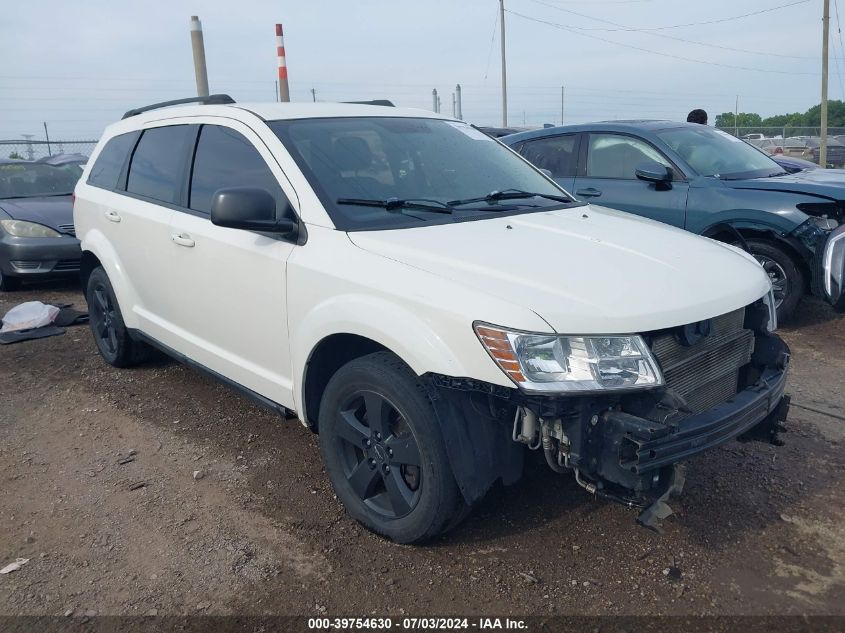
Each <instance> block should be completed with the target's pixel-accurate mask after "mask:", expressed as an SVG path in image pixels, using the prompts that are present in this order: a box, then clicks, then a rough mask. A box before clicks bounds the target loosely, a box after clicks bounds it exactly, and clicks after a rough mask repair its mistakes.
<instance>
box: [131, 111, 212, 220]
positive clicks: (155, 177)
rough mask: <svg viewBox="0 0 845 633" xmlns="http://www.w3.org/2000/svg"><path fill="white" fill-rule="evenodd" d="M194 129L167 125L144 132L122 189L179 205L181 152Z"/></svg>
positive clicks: (183, 163) (182, 174) (186, 126)
mask: <svg viewBox="0 0 845 633" xmlns="http://www.w3.org/2000/svg"><path fill="white" fill-rule="evenodd" d="M194 129H195V128H194V127H193V126H190V125H171V126H167V127H156V128H151V129H149V130H144V134H143V135H142V136H141V140H140V141H139V142H138V147H137V148H136V149H135V153H134V154H133V155H132V163H131V164H130V166H129V180H128V181H127V183H126V190H127V191H128V192H130V193H135V194H138V195H140V196H146V197H148V198H153V199H155V200H161V201H162V202H170V203H173V204H176V203H178V202H180V197H181V193H182V183H183V180H184V166H185V155H186V152H185V150H186V146H187V144H188V142H189V141H190V140H191V139H192V137H193V132H194Z"/></svg>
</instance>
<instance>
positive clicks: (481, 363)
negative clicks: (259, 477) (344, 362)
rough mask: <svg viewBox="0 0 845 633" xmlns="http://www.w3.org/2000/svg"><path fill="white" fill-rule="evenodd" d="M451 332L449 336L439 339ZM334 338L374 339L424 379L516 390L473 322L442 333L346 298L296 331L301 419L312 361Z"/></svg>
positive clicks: (376, 304) (382, 306)
mask: <svg viewBox="0 0 845 633" xmlns="http://www.w3.org/2000/svg"><path fill="white" fill-rule="evenodd" d="M456 325H457V327H456ZM447 331H448V332H449V334H448V335H445V336H444V335H441V333H440V332H447ZM334 334H354V335H357V336H361V337H364V338H367V339H370V340H372V341H374V342H376V343H378V344H379V345H382V346H383V347H385V348H387V349H388V350H390V351H391V352H393V353H394V354H396V355H397V356H398V357H399V358H401V359H402V360H403V361H404V362H405V363H407V364H408V365H409V366H410V367H411V369H412V370H413V371H414V373H416V374H417V375H419V376H421V375H423V374H426V373H435V374H442V375H445V376H456V377H472V378H475V379H476V380H483V381H486V382H490V383H492V384H498V385H501V386H505V387H513V386H514V385H513V383H511V382H510V381H509V380H508V378H507V377H506V376H505V375H504V373H502V371H501V370H500V369H499V368H498V367H497V366H496V365H495V364H494V363H493V361H492V360H490V357H489V356H488V355H487V353H486V352H485V351H484V348H483V347H482V346H481V344H480V343H479V342H478V340H477V339H476V337H475V334H474V332H473V330H472V324H471V323H470V322H468V323H462V324H459V325H458V324H449V325H441V327H440V328H438V327H437V326H436V325H435V324H434V323H433V322H432V321H431V320H429V319H426V318H424V317H423V316H421V315H419V314H415V313H414V312H413V311H411V310H410V309H408V308H406V307H403V306H401V305H399V304H397V303H393V302H391V301H389V300H387V299H385V298H382V297H379V296H376V295H368V294H341V295H337V296H331V297H328V298H326V299H325V300H324V301H322V302H321V303H319V304H317V305H315V306H314V307H313V308H312V309H311V310H310V311H308V312H307V313H306V314H305V315H304V316H303V317H302V318H299V319H298V320H297V325H296V328H295V329H292V330H291V348H292V349H291V359H292V362H293V375H294V376H295V377H296V378H297V380H296V382H297V383H298V384H296V385H295V386H294V397H295V405H296V410H297V412H298V413H300V419H306V418H305V417H304V416H305V415H307V414H306V413H305V411H304V408H305V397H304V387H305V372H306V368H307V365H308V361H309V359H310V358H311V355H312V353H313V351H314V350H315V349H316V348H317V346H318V345H319V344H320V342H321V341H323V340H324V339H325V338H327V337H329V336H332V335H334ZM447 338H448V342H447V340H446V339H447Z"/></svg>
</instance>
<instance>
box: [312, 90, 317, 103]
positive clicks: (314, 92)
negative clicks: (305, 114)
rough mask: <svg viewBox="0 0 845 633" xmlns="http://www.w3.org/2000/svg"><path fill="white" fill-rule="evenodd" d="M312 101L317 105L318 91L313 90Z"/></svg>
mask: <svg viewBox="0 0 845 633" xmlns="http://www.w3.org/2000/svg"><path fill="white" fill-rule="evenodd" d="M311 101H313V102H314V103H317V91H316V90H314V89H313V88H311Z"/></svg>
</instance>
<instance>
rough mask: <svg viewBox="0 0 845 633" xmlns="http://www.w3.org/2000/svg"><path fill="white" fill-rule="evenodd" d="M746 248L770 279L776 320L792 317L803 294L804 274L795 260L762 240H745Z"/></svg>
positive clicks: (786, 319)
mask: <svg viewBox="0 0 845 633" xmlns="http://www.w3.org/2000/svg"><path fill="white" fill-rule="evenodd" d="M747 243H748V248H749V249H750V250H751V254H752V255H754V258H755V259H756V260H757V261H758V262H760V265H761V266H763V270H765V271H766V274H767V275H769V279H771V280H772V290H773V292H774V295H775V307H776V308H777V313H778V321H779V322H786V321H788V320H789V319H790V318H792V316H793V314H794V313H795V309H796V308H797V307H798V302H799V301H801V297H803V296H804V287H805V285H806V284H805V281H804V275H802V274H801V271H800V270H798V266H797V265H796V264H795V260H794V259H793V258H792V256H791V255H789V254H787V253H786V252H785V251H783V250H782V249H781V248H779V247H778V246H776V245H774V244H772V243H771V242H767V241H764V240H747Z"/></svg>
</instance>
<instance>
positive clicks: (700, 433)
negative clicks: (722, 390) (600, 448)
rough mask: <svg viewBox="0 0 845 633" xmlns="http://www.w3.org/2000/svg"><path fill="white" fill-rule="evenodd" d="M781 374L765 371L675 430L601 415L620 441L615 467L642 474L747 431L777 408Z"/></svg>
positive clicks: (618, 414) (614, 414) (617, 413)
mask: <svg viewBox="0 0 845 633" xmlns="http://www.w3.org/2000/svg"><path fill="white" fill-rule="evenodd" d="M786 374H787V370H786V368H783V369H770V370H767V371H765V372H764V373H763V375H762V376H761V377H760V380H759V381H758V383H757V384H755V385H753V386H751V387H749V388H748V389H745V390H744V391H741V392H740V393H738V394H737V395H736V396H735V397H734V398H732V399H730V400H728V401H727V402H724V403H722V404H720V405H717V406H715V407H713V408H712V409H709V410H708V411H705V412H703V413H699V414H698V415H693V416H691V417H688V418H686V419H685V420H682V421H681V422H679V423H678V424H677V425H674V426H670V425H664V424H659V423H657V422H652V421H650V420H646V419H643V418H639V417H636V416H633V415H630V414H628V413H623V412H622V411H608V412H606V413H604V414H603V416H602V420H603V421H604V423H605V424H606V425H608V427H609V428H608V429H607V430H606V434H607V435H611V436H613V435H618V436H621V438H622V440H621V442H620V443H621V445H622V446H621V449H622V450H621V454H622V455H621V458H620V460H619V465H620V467H621V468H623V469H625V470H628V471H630V472H631V473H634V474H636V475H641V474H644V473H647V472H649V471H653V470H656V469H659V468H661V467H663V466H668V465H671V464H674V463H676V462H679V461H682V460H685V459H688V458H689V457H692V456H693V455H695V454H697V453H700V452H702V451H705V450H707V449H709V448H713V447H715V446H718V445H719V444H723V443H724V442H727V441H728V440H730V439H733V438H735V437H737V436H739V435H742V434H743V433H746V432H748V431H749V430H751V429H752V428H753V427H755V426H756V425H758V424H759V423H761V422H763V421H764V420H765V419H766V418H767V417H768V416H769V414H770V413H772V412H773V411H775V410H776V409H778V408H779V407H780V404H781V399H782V397H783V392H784V389H785V388H786ZM781 408H782V407H781ZM786 408H787V409H788V404H787V405H786ZM780 415H781V416H782V417H783V419H785V417H786V411H781V413H780Z"/></svg>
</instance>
